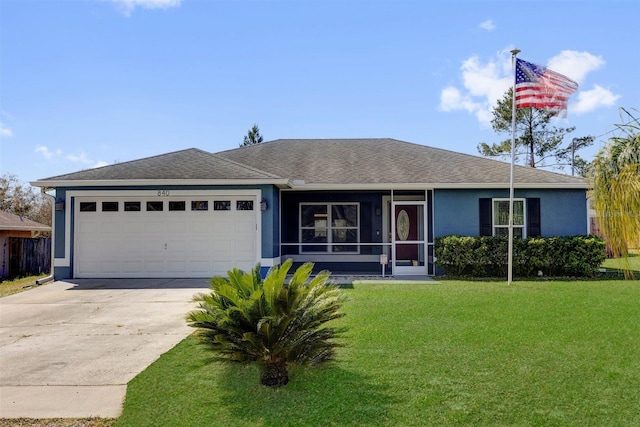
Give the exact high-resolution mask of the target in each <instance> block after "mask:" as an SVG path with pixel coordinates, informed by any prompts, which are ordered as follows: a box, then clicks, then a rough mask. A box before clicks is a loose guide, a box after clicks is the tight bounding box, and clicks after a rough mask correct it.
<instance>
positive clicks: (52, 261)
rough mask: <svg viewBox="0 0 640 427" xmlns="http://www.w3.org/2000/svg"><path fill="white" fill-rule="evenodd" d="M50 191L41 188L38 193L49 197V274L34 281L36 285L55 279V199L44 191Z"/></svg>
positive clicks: (46, 188)
mask: <svg viewBox="0 0 640 427" xmlns="http://www.w3.org/2000/svg"><path fill="white" fill-rule="evenodd" d="M48 189H50V188H48V187H42V188H40V192H41V193H42V194H44V195H45V196H47V197H49V199H50V200H51V271H50V274H49V275H48V276H47V277H43V278H42V279H38V280H36V285H42V284H43V283H47V282H50V281H52V280H55V278H54V277H53V268H54V261H55V253H54V252H55V248H56V246H55V235H56V234H55V232H54V231H55V220H56V198H55V196H52V195H51V194H47V193H46V191H47V190H48Z"/></svg>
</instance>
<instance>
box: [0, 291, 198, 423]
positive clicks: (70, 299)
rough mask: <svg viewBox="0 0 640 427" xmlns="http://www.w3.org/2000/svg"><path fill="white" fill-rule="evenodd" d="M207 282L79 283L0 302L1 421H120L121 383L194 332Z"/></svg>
mask: <svg viewBox="0 0 640 427" xmlns="http://www.w3.org/2000/svg"><path fill="white" fill-rule="evenodd" d="M207 288H208V284H207V280H206V279H136V280H132V279H121V280H116V279H108V280H105V279H84V280H74V281H72V282H55V283H51V284H48V285H45V286H42V287H39V288H35V289H32V290H29V291H26V292H22V293H20V294H15V295H11V296H8V297H4V298H0V418H19V417H28V418H79V417H103V418H115V417H118V416H119V415H120V413H121V410H122V402H123V399H124V397H125V393H126V388H127V383H128V382H129V381H130V380H131V379H132V378H133V377H135V376H136V375H137V374H138V373H140V372H141V371H143V370H144V369H145V368H146V367H147V366H149V365H150V364H151V363H152V362H153V361H155V360H156V359H157V358H158V357H159V356H160V355H161V354H163V353H165V352H166V351H168V350H169V349H171V348H172V347H173V346H175V345H176V344H177V343H178V342H180V341H181V340H182V339H183V338H185V337H186V336H187V335H189V334H190V333H191V332H193V329H192V328H189V327H188V326H187V324H186V322H185V315H186V313H187V312H188V311H189V310H190V309H191V308H193V307H194V304H193V303H192V302H191V298H192V297H193V295H194V294H195V293H197V292H202V291H205V290H206V289H207Z"/></svg>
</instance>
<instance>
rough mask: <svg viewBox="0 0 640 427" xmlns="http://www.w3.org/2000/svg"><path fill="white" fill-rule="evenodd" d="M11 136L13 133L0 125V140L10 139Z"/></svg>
mask: <svg viewBox="0 0 640 427" xmlns="http://www.w3.org/2000/svg"><path fill="white" fill-rule="evenodd" d="M12 136H13V132H12V131H11V129H9V128H8V127H6V126H5V125H3V124H2V123H0V138H11V137H12Z"/></svg>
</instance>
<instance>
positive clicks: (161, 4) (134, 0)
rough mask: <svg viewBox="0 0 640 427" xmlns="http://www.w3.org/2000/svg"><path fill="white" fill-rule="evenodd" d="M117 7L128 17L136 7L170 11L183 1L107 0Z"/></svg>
mask: <svg viewBox="0 0 640 427" xmlns="http://www.w3.org/2000/svg"><path fill="white" fill-rule="evenodd" d="M107 1H110V2H112V3H114V4H115V5H116V7H117V8H118V9H119V10H120V11H122V13H124V14H125V15H126V16H130V15H131V13H132V12H133V10H134V9H135V8H136V7H142V8H144V9H168V8H170V7H178V6H180V3H181V2H182V0H107Z"/></svg>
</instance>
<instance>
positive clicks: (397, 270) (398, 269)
mask: <svg viewBox="0 0 640 427" xmlns="http://www.w3.org/2000/svg"><path fill="white" fill-rule="evenodd" d="M426 191H427V190H425V193H424V200H414V201H411V200H401V201H393V194H391V212H390V215H391V218H392V221H391V236H392V238H391V243H392V245H391V253H392V264H391V266H392V269H393V270H392V271H393V275H394V276H402V275H411V274H420V275H427V274H428V273H429V242H428V235H429V234H428V233H429V230H428V229H427V227H429V221H428V218H429V216H428V212H427V209H428V208H429V206H428V204H427V193H426ZM397 206H422V228H423V237H422V240H406V241H402V243H401V244H411V243H415V244H422V246H423V252H424V260H423V262H424V265H419V266H415V267H413V266H399V265H397V261H398V260H397V259H396V258H397V257H396V244H397V243H398V241H397V240H396V220H397V219H396V214H395V212H396V207H397Z"/></svg>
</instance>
